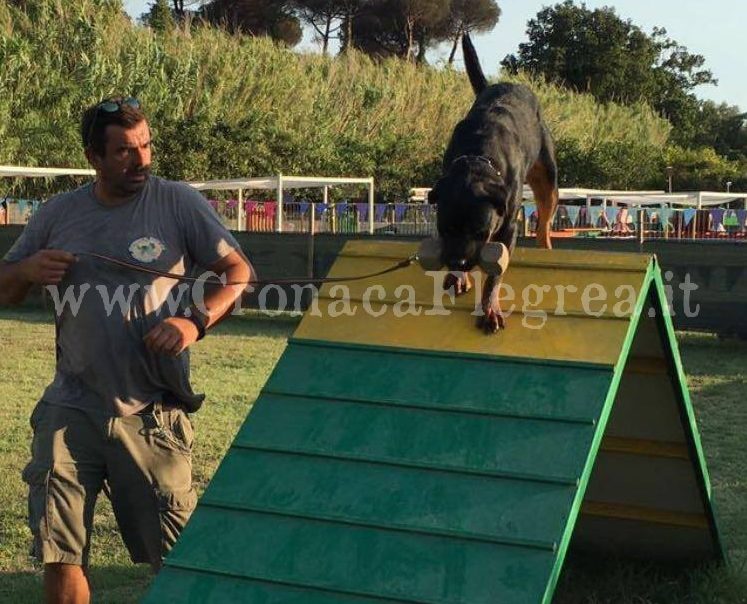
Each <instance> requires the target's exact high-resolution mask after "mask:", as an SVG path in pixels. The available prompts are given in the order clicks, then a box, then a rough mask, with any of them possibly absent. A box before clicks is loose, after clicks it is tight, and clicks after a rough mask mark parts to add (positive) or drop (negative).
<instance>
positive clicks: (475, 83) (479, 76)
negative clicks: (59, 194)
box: [462, 33, 488, 96]
mask: <svg viewBox="0 0 747 604" xmlns="http://www.w3.org/2000/svg"><path fill="white" fill-rule="evenodd" d="M462 51H463V52H464V65H465V67H466V68H467V75H468V76H469V81H470V83H471V84H472V90H474V91H475V95H478V96H479V95H480V93H481V92H482V91H483V90H485V89H486V88H487V87H488V81H487V80H486V79H485V74H484V73H483V71H482V67H480V59H479V58H478V57H477V51H476V50H475V47H474V46H472V40H471V39H470V37H469V34H468V33H465V34H464V35H463V36H462Z"/></svg>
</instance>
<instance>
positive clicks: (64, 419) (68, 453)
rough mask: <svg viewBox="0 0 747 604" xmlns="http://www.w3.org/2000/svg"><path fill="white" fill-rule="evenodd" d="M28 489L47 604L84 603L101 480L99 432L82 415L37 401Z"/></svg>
mask: <svg viewBox="0 0 747 604" xmlns="http://www.w3.org/2000/svg"><path fill="white" fill-rule="evenodd" d="M31 426H32V428H33V430H34V438H33V441H32V444H31V461H30V462H29V464H28V465H27V466H26V468H25V469H24V471H23V478H24V481H25V482H26V483H27V484H28V485H29V527H30V528H31V532H32V534H33V536H34V547H33V551H34V554H35V556H36V557H37V559H38V560H39V561H40V562H41V563H42V564H44V592H45V598H46V601H47V602H48V603H50V604H58V603H59V604H62V603H68V602H71V603H74V604H79V603H86V604H87V603H88V602H89V600H90V589H89V584H88V579H87V576H86V570H85V569H86V565H87V563H88V550H89V546H90V537H91V527H92V525H93V510H94V505H95V503H96V497H97V496H98V493H99V491H100V490H101V486H102V484H103V480H104V469H105V468H104V464H103V447H102V445H103V441H102V439H101V432H100V429H99V428H98V427H97V426H96V425H95V424H94V423H93V422H92V421H91V419H90V418H89V417H88V416H87V415H86V414H85V413H84V412H82V411H79V410H76V409H69V408H66V407H58V406H54V405H49V404H48V403H44V402H40V403H39V404H38V405H37V407H36V409H35V410H34V412H33V414H32V416H31Z"/></svg>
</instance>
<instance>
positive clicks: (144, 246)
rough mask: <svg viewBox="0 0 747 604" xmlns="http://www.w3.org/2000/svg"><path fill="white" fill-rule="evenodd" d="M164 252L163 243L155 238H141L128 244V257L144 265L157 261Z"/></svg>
mask: <svg viewBox="0 0 747 604" xmlns="http://www.w3.org/2000/svg"><path fill="white" fill-rule="evenodd" d="M165 250H166V246H165V245H164V244H163V242H162V241H160V240H159V239H156V238H155V237H141V238H140V239H135V241H133V242H132V243H131V244H130V255H131V256H132V257H133V258H134V259H135V260H138V261H139V262H144V263H146V264H149V263H151V262H153V261H155V260H158V258H159V257H160V256H161V254H163V252H164V251H165Z"/></svg>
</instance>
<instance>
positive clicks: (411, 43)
mask: <svg viewBox="0 0 747 604" xmlns="http://www.w3.org/2000/svg"><path fill="white" fill-rule="evenodd" d="M405 27H406V28H407V52H406V53H405V61H412V60H413V56H412V55H413V52H412V49H413V48H414V47H415V31H414V30H415V24H414V23H413V19H412V17H408V18H407V24H406V26H405Z"/></svg>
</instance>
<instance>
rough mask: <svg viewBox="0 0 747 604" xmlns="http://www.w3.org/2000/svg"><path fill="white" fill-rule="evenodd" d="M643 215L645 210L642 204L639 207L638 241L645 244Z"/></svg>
mask: <svg viewBox="0 0 747 604" xmlns="http://www.w3.org/2000/svg"><path fill="white" fill-rule="evenodd" d="M643 216H644V210H643V208H641V207H640V206H639V207H638V243H640V244H641V245H643V229H644V225H643Z"/></svg>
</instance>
